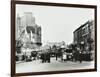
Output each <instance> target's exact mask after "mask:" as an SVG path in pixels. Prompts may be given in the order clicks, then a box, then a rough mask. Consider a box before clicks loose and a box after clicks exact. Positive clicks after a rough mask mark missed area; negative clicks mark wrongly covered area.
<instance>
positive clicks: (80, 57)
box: [79, 51, 82, 63]
mask: <svg viewBox="0 0 100 77" xmlns="http://www.w3.org/2000/svg"><path fill="white" fill-rule="evenodd" d="M79 61H80V63H82V52H81V51H80V52H79Z"/></svg>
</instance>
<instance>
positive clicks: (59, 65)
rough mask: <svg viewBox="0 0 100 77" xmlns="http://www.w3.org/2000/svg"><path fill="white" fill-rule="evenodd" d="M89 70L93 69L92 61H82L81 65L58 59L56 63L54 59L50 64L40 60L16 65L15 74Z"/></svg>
mask: <svg viewBox="0 0 100 77" xmlns="http://www.w3.org/2000/svg"><path fill="white" fill-rule="evenodd" d="M89 68H94V61H83V62H82V63H80V62H79V61H77V62H72V61H65V62H62V61H61V59H60V58H59V59H58V60H57V61H56V59H55V57H54V58H51V62H50V63H41V60H34V61H31V62H22V63H16V73H26V72H43V71H61V70H75V69H89Z"/></svg>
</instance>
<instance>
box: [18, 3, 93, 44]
mask: <svg viewBox="0 0 100 77" xmlns="http://www.w3.org/2000/svg"><path fill="white" fill-rule="evenodd" d="M24 12H32V13H33V16H34V17H35V21H36V24H37V25H40V26H41V27H42V43H45V42H61V41H65V42H66V44H70V43H72V42H73V36H74V35H73V32H74V31H75V30H76V29H77V28H78V27H80V26H81V25H82V24H84V23H85V22H87V21H88V20H91V19H92V20H94V9H89V8H73V7H58V6H42V5H41V6H40V5H25V4H24V5H23V4H16V16H17V14H19V16H23V14H24Z"/></svg>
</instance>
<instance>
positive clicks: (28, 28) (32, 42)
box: [16, 12, 42, 49]
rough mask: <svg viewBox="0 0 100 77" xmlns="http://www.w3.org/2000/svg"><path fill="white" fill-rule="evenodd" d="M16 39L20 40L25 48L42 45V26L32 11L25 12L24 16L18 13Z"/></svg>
mask: <svg viewBox="0 0 100 77" xmlns="http://www.w3.org/2000/svg"><path fill="white" fill-rule="evenodd" d="M16 40H20V41H21V42H22V44H23V47H24V48H30V49H34V48H37V47H40V46H41V45H42V43H41V26H39V25H37V24H36V23H35V17H34V16H33V14H32V13H31V12H25V13H24V15H23V16H19V15H17V18H16Z"/></svg>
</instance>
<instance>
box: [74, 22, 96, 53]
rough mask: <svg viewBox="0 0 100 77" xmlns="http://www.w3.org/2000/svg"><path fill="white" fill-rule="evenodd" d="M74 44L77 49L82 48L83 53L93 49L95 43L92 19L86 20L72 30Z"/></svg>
mask: <svg viewBox="0 0 100 77" xmlns="http://www.w3.org/2000/svg"><path fill="white" fill-rule="evenodd" d="M73 34H74V44H76V45H77V47H78V48H79V49H82V52H83V53H91V52H92V51H94V48H95V47H94V46H95V45H94V44H95V35H94V34H95V31H94V21H93V20H91V21H87V22H86V23H84V24H83V25H81V26H80V27H79V28H77V29H76V30H75V31H74V32H73Z"/></svg>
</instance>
